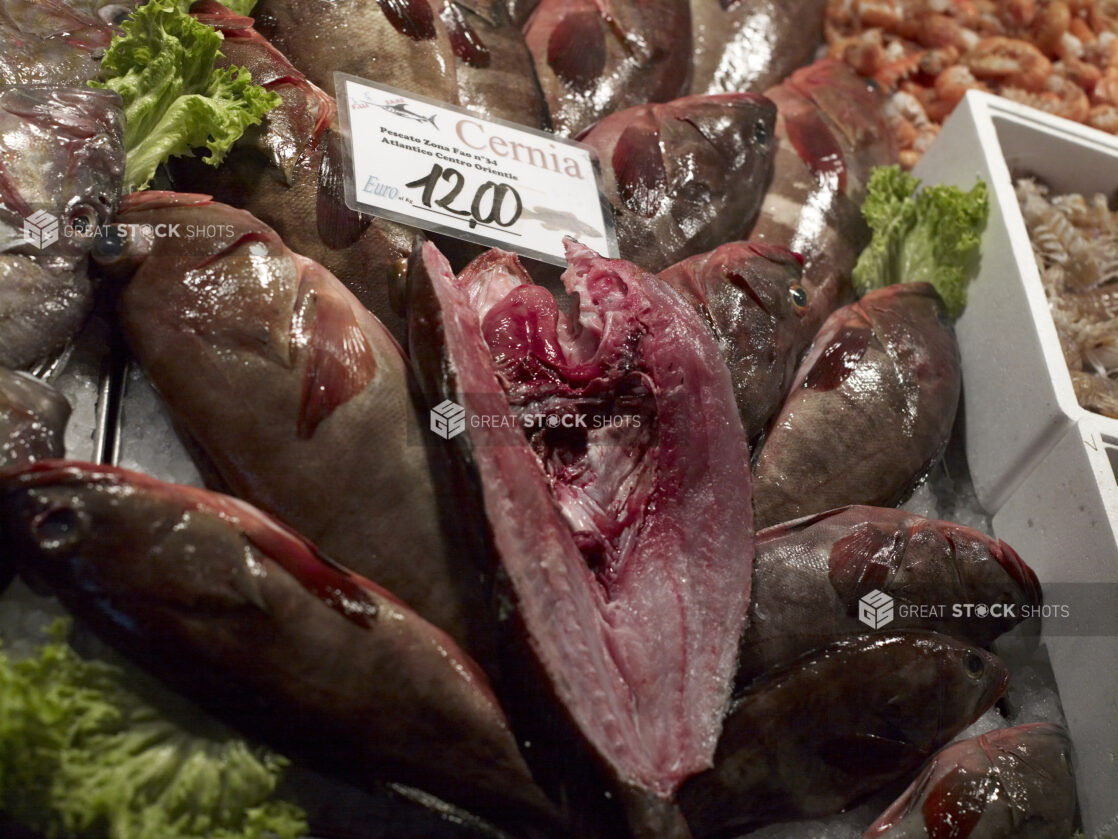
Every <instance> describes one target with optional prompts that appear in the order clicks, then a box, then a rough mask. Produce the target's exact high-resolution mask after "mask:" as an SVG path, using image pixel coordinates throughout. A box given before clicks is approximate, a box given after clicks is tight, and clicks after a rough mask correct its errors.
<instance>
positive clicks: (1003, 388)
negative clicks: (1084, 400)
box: [914, 91, 1118, 512]
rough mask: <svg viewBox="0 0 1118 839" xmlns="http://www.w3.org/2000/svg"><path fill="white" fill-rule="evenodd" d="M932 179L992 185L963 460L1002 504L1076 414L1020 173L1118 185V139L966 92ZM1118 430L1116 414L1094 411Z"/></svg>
mask: <svg viewBox="0 0 1118 839" xmlns="http://www.w3.org/2000/svg"><path fill="white" fill-rule="evenodd" d="M914 174H916V175H917V176H918V177H920V178H921V179H922V180H924V181H925V182H927V183H939V184H954V185H956V186H959V187H963V188H966V189H969V188H970V187H971V186H973V185H974V182H975V178H976V177H979V178H982V179H983V180H984V181H986V183H987V185H988V187H989V189H990V219H989V222H988V224H987V226H986V232H985V234H984V235H983V239H982V265H981V268H980V271H979V275H978V278H977V279H976V280H975V282H974V284H973V285H972V286H971V288H970V293H969V295H968V299H967V308H966V310H965V311H964V312H963V314H962V316H961V317H960V318H959V321H958V324H957V326H956V329H957V334H958V336H959V350H960V352H961V354H962V361H963V398H964V406H965V411H966V433H967V442H966V446H967V460H968V463H969V464H970V469H971V474H972V476H973V477H974V487H975V492H976V493H977V494H978V500H979V501H981V502H982V504H983V506H985V507H986V509H987V510H990V511H991V512H994V511H997V510H998V509H999V508H1000V507H1001V506H1002V504H1004V503H1005V502H1006V500H1007V499H1008V498H1009V496H1010V493H1012V492H1013V490H1014V488H1015V487H1016V486H1017V485H1019V484H1020V483H1021V481H1022V480H1024V478H1025V476H1026V475H1028V474H1029V472H1030V471H1031V470H1032V469H1033V467H1035V466H1036V465H1037V463H1038V462H1039V461H1040V459H1041V458H1043V457H1044V455H1045V454H1046V453H1047V452H1048V451H1049V450H1051V449H1052V447H1053V446H1055V445H1056V443H1057V441H1058V440H1059V439H1060V438H1061V437H1062V436H1064V435H1065V434H1067V432H1068V430H1069V429H1070V428H1072V427H1073V426H1074V425H1075V424H1076V422H1077V421H1078V420H1080V419H1081V418H1083V417H1085V416H1092V417H1095V416H1096V415H1094V414H1090V413H1089V412H1087V411H1085V410H1084V409H1082V408H1080V407H1079V403H1078V402H1077V401H1076V398H1075V393H1074V391H1073V390H1072V385H1071V377H1070V375H1069V374H1068V370H1067V365H1066V364H1065V363H1064V357H1063V354H1062V353H1061V351H1060V342H1059V339H1058V338H1057V337H1056V327H1055V325H1054V324H1053V322H1052V317H1051V315H1050V314H1049V310H1048V301H1047V299H1046V298H1045V294H1044V287H1043V286H1042V285H1041V282H1040V274H1039V272H1038V270H1037V267H1036V261H1035V259H1034V257H1033V251H1032V245H1031V243H1030V242H1029V235H1028V232H1027V231H1026V229H1025V222H1024V219H1023V218H1022V217H1021V212H1020V210H1019V208H1018V204H1017V196H1016V193H1015V192H1014V189H1013V180H1012V178H1013V176H1014V175H1022V174H1033V175H1036V176H1038V177H1039V178H1041V179H1043V180H1044V181H1045V182H1046V183H1047V184H1048V185H1049V186H1050V187H1051V188H1052V190H1053V191H1054V192H1055V193H1062V192H1080V193H1084V194H1086V195H1093V194H1094V193H1096V192H1104V193H1107V194H1114V193H1115V192H1116V191H1118V138H1116V137H1113V136H1111V135H1109V134H1105V133H1103V132H1101V131H1096V130H1095V129H1093V128H1087V127H1086V126H1083V125H1079V124H1078V123H1074V122H1070V121H1068V120H1065V119H1060V118H1058V117H1053V116H1050V115H1049V114H1046V113H1044V112H1043V111H1038V110H1036V109H1034V108H1028V107H1025V106H1024V105H1018V104H1016V103H1014V102H1010V101H1009V100H1006V99H1002V98H1000V97H997V96H992V95H990V94H986V93H980V92H977V91H970V92H969V93H968V94H967V96H966V98H965V99H964V100H963V102H962V103H961V104H960V105H959V107H957V108H956V109H955V111H954V113H952V115H951V117H950V118H949V119H948V120H947V122H946V123H945V124H944V126H943V130H942V131H941V132H940V135H939V136H938V137H937V138H936V141H935V142H934V143H933V144H932V146H931V148H930V149H928V152H927V153H926V154H925V155H924V158H923V159H922V160H921V161H920V163H919V164H918V165H917V167H916V169H915V172H914ZM1098 421H1099V422H1100V423H1101V426H1100V427H1102V428H1104V429H1106V433H1108V434H1110V435H1111V436H1113V437H1115V438H1118V420H1111V419H1107V418H1105V417H1098Z"/></svg>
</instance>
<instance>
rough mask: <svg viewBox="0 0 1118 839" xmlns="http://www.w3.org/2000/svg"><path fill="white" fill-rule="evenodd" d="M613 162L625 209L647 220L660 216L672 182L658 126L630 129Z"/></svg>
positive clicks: (640, 125)
mask: <svg viewBox="0 0 1118 839" xmlns="http://www.w3.org/2000/svg"><path fill="white" fill-rule="evenodd" d="M612 162H613V174H614V177H615V178H616V179H617V192H618V194H619V195H620V196H621V200H622V202H623V203H624V204H625V206H626V207H628V208H629V209H630V210H632V211H633V212H634V213H636V214H637V215H639V216H642V217H643V218H651V217H652V216H654V215H656V212H657V211H658V210H659V209H660V205H661V204H662V203H663V201H664V196H665V194H666V191H667V183H668V173H667V170H666V169H665V168H664V152H663V150H662V149H661V148H660V132H659V131H658V130H657V129H656V126H655V125H652V124H648V123H644V122H643V121H641V122H634V123H633V124H632V125H630V126H629V127H628V128H626V129H625V131H623V132H622V134H621V136H620V137H619V138H618V140H617V145H616V146H615V147H614V149H613V161H612Z"/></svg>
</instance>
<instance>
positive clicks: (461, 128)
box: [334, 73, 618, 265]
mask: <svg viewBox="0 0 1118 839" xmlns="http://www.w3.org/2000/svg"><path fill="white" fill-rule="evenodd" d="M334 75H335V83H336V84H335V88H336V90H337V92H338V110H339V113H340V116H341V122H342V129H343V131H344V133H345V136H346V139H347V142H348V143H349V148H350V155H349V158H350V163H351V169H350V171H349V172H347V177H346V183H345V187H346V204H347V205H348V206H349V207H350V208H351V209H354V210H357V211H359V212H363V213H370V214H372V215H376V216H382V217H384V218H389V219H392V220H393V221H398V222H401V223H403V224H409V225H412V226H414V227H421V228H423V229H424V230H433V231H436V232H438V233H445V234H449V235H452V236H456V237H458V238H460V239H467V240H469V241H471V242H477V243H479V244H482V245H488V246H490V247H499V248H504V249H506V250H510V251H516V252H517V253H520V254H523V255H524V256H529V257H532V258H535V259H540V260H543V261H545V262H551V263H553V264H555V265H564V264H565V262H566V261H565V259H564V255H563V254H564V252H563V237H564V236H573V237H574V238H575V239H578V240H579V241H580V242H582V243H583V244H584V245H586V246H588V247H590V248H593V249H594V250H596V251H598V252H599V253H601V254H604V255H606V256H612V257H616V256H617V255H618V254H617V239H616V237H615V235H614V230H613V218H612V216H611V214H610V210H609V204H608V202H607V201H606V200H605V198H604V197H603V195H602V191H601V184H600V174H599V170H598V161H597V158H596V156H595V154H594V150H593V149H591V148H590V147H589V146H584V145H582V144H581V143H574V142H571V141H569V140H564V139H562V138H560V137H556V136H555V135H553V134H548V133H546V132H543V131H535V130H532V129H529V128H525V127H523V126H520V125H513V124H512V123H508V122H504V121H503V120H495V119H491V118H482V117H479V116H476V115H475V114H472V113H470V112H469V111H466V110H463V109H462V108H457V107H454V106H451V105H446V104H444V103H441V102H435V101H434V100H431V99H427V98H426V97H423V96H416V95H415V94H413V93H408V92H406V91H402V90H397V89H395V88H391V87H388V86H386V85H380V84H376V83H374V82H370V81H366V80H364V79H359V78H357V77H355V76H350V75H347V74H345V73H335V74H334Z"/></svg>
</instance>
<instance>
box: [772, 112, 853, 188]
mask: <svg viewBox="0 0 1118 839" xmlns="http://www.w3.org/2000/svg"><path fill="white" fill-rule="evenodd" d="M797 105H798V107H793V108H789V109H787V110H784V111H782V115H783V116H784V130H785V131H787V132H788V139H789V140H791V142H792V146H793V148H795V149H796V153H797V154H798V155H799V156H800V159H801V160H803V162H804V163H806V164H807V167H808V168H809V169H811V171H812V172H814V173H815V174H816V175H833V176H835V177H837V178H838V182H839V190H840V191H842V192H846V156H845V155H844V154H843V151H842V146H841V145H839V142H838V140H836V139H835V135H834V133H832V131H831V129H830V127H829V126H828V125H827V123H826V121H825V120H824V119H823V117H822V116H820V114H819V112H818V111H817V110H816V107H815V105H814V104H813V103H812V102H810V101H809V100H807V99H803V101H802V102H797Z"/></svg>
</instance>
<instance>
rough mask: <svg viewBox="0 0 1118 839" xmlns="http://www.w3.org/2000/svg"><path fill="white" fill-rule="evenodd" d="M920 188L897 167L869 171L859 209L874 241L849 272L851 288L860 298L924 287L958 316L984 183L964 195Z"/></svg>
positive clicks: (984, 211) (972, 264)
mask: <svg viewBox="0 0 1118 839" xmlns="http://www.w3.org/2000/svg"><path fill="white" fill-rule="evenodd" d="M919 187H920V181H919V180H918V179H917V178H915V177H913V176H912V175H910V174H908V173H907V172H904V171H902V170H901V168H900V167H899V166H879V167H878V168H876V169H874V170H873V173H872V174H871V175H870V181H869V185H868V187H867V190H866V200H865V202H864V203H863V204H862V216H863V218H865V220H866V222H867V223H868V224H869V226H870V229H871V230H872V231H873V239H872V240H871V241H870V244H869V246H868V247H867V248H866V249H865V250H864V251H862V254H861V256H859V257H858V264H857V265H856V266H855V267H854V277H853V279H854V288H855V289H856V290H857V291H858V292H859V293H860V294H865V293H866V292H867V291H870V290H871V289H875V288H882V287H884V286H887V285H893V284H894V283H914V282H921V281H923V282H928V283H931V284H932V285H933V286H935V289H936V291H938V292H939V295H940V297H942V298H943V302H944V303H945V304H946V306H947V311H948V312H949V313H950V314H951V316H952V317H958V316H959V314H960V313H961V312H962V311H963V307H964V306H965V305H966V302H967V286H968V285H969V284H970V282H971V280H973V279H974V276H975V273H976V271H977V267H978V257H979V245H980V243H981V240H982V231H983V230H984V229H985V227H986V219H987V217H988V216H989V213H990V206H989V198H988V195H987V191H986V184H985V183H984V182H983V181H981V180H979V181H978V182H977V183H976V184H975V185H974V187H973V188H972V189H971V190H970V191H969V192H964V191H963V190H961V189H959V188H958V187H954V186H925V187H924V188H923V189H919V191H918V188H919Z"/></svg>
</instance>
